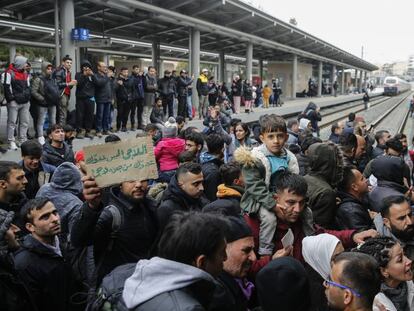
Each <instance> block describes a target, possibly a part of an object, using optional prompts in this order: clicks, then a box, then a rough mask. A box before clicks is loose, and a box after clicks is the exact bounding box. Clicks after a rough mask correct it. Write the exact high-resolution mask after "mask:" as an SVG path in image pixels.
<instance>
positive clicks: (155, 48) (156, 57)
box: [152, 41, 164, 77]
mask: <svg viewBox="0 0 414 311" xmlns="http://www.w3.org/2000/svg"><path fill="white" fill-rule="evenodd" d="M152 65H153V66H154V67H155V70H156V71H157V75H158V76H159V77H163V76H164V75H163V73H162V72H160V70H161V63H160V43H159V42H158V41H153V42H152Z"/></svg>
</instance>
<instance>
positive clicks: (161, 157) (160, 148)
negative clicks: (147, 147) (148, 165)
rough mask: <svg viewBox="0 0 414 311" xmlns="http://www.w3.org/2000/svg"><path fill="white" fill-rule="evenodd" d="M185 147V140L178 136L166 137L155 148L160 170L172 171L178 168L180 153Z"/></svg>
mask: <svg viewBox="0 0 414 311" xmlns="http://www.w3.org/2000/svg"><path fill="white" fill-rule="evenodd" d="M184 149H185V140H184V139H181V138H178V137H164V138H162V139H161V140H160V141H159V142H158V144H157V145H156V146H155V148H154V154H155V158H156V159H157V162H158V163H159V165H160V171H161V172H165V171H171V170H175V169H177V168H178V155H179V154H180V153H181V152H183V151H184Z"/></svg>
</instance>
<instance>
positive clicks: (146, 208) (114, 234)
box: [71, 176, 158, 284]
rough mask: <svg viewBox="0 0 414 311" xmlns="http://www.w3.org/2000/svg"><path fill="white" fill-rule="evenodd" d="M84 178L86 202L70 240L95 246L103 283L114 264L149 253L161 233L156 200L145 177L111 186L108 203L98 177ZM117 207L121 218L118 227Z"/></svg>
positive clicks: (138, 258) (98, 281)
mask: <svg viewBox="0 0 414 311" xmlns="http://www.w3.org/2000/svg"><path fill="white" fill-rule="evenodd" d="M83 180H84V191H83V195H84V198H85V200H86V203H85V204H84V205H83V207H82V209H81V211H80V213H79V215H78V217H77V219H76V220H75V223H74V224H73V227H72V232H71V242H72V244H73V245H74V246H75V247H85V246H88V245H93V246H94V255H95V263H96V265H97V271H96V273H97V284H100V282H101V280H102V278H103V277H104V276H105V275H106V274H108V273H109V272H110V271H112V270H113V269H114V268H115V267H117V266H120V265H122V264H125V263H130V262H137V261H138V260H140V259H143V258H148V257H149V253H150V249H151V247H152V245H153V243H154V241H155V239H156V236H157V234H158V225H157V216H156V213H155V207H156V204H155V202H154V201H152V200H150V199H149V198H147V197H146V194H147V190H148V181H146V180H132V181H125V182H123V183H121V185H120V186H113V187H111V188H110V191H109V203H108V205H107V206H106V207H105V206H104V203H103V200H102V190H101V189H100V188H99V187H98V186H97V184H96V182H95V180H94V179H93V178H92V177H88V176H86V177H84V179H83ZM110 206H112V207H111V208H112V211H111V209H110ZM114 208H115V212H117V214H118V215H119V219H120V223H119V227H118V228H116V229H114V228H113V222H114V219H115V218H114V217H115V215H116V214H114ZM114 230H116V231H114Z"/></svg>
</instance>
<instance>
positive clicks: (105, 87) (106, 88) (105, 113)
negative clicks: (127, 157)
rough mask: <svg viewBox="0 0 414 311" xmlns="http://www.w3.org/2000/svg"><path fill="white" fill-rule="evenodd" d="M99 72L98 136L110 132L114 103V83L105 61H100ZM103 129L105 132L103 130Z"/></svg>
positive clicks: (96, 92)
mask: <svg viewBox="0 0 414 311" xmlns="http://www.w3.org/2000/svg"><path fill="white" fill-rule="evenodd" d="M97 69H98V72H97V73H96V74H95V81H96V82H95V83H96V86H95V100H96V120H95V122H96V124H95V126H96V136H98V137H102V134H104V135H108V134H109V132H108V131H109V128H108V126H109V117H110V113H111V104H112V83H111V80H110V78H109V77H108V69H107V67H106V64H105V63H104V62H98V65H97ZM102 131H103V132H102Z"/></svg>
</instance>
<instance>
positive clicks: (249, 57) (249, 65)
mask: <svg viewBox="0 0 414 311" xmlns="http://www.w3.org/2000/svg"><path fill="white" fill-rule="evenodd" d="M252 76H253V43H251V42H249V43H248V44H247V50H246V79H247V80H249V81H250V83H252Z"/></svg>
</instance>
